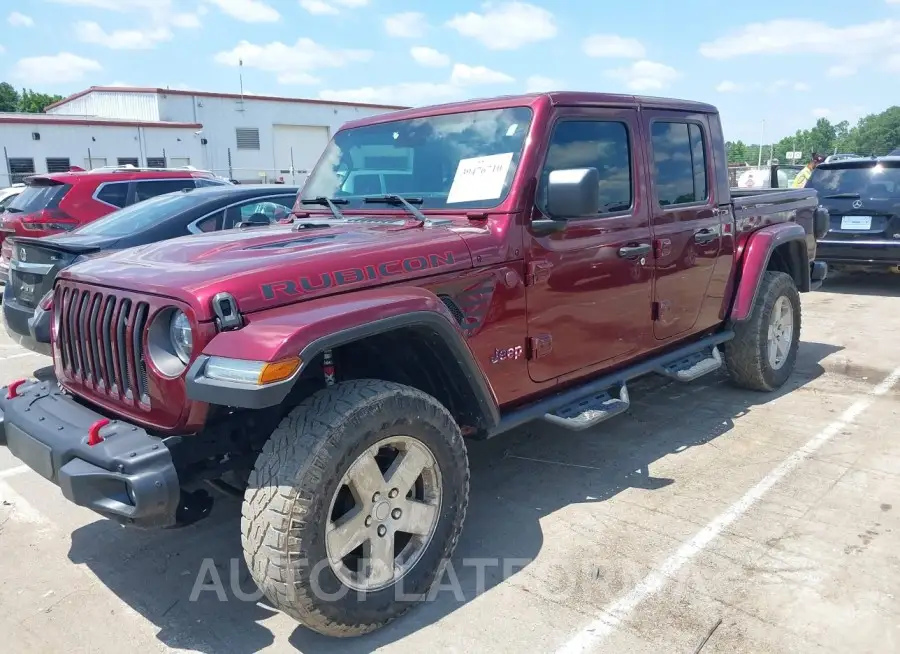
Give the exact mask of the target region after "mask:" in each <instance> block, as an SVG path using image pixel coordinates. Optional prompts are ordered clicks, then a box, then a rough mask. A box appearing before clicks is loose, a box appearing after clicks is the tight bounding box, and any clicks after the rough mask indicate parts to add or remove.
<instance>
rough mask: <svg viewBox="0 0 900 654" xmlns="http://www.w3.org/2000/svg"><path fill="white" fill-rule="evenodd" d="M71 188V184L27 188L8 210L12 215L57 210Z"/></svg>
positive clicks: (12, 202)
mask: <svg viewBox="0 0 900 654" xmlns="http://www.w3.org/2000/svg"><path fill="white" fill-rule="evenodd" d="M71 188H72V185H71V184H52V185H49V186H26V187H25V188H24V189H23V190H22V192H21V193H19V194H18V195H17V196H16V197H14V198H13V199H12V201H11V202H10V203H9V205H7V207H6V210H7V211H9V212H10V213H35V212H37V211H41V210H42V209H56V208H57V207H59V202H60V200H62V199H63V197H64V196H65V194H66V193H68V192H69V189H71Z"/></svg>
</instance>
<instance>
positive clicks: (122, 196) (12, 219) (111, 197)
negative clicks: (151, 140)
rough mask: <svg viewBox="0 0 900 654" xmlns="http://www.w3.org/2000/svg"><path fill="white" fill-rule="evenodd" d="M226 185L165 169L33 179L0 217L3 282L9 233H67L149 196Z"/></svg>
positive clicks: (99, 171) (209, 177)
mask: <svg viewBox="0 0 900 654" xmlns="http://www.w3.org/2000/svg"><path fill="white" fill-rule="evenodd" d="M222 184H229V182H228V181H226V180H223V179H221V178H218V177H216V176H214V175H213V174H212V173H208V172H204V171H198V170H189V169H184V170H182V169H174V170H173V169H165V168H156V169H146V168H97V169H95V170H89V171H70V172H67V173H49V174H46V175H34V176H32V177H28V178H26V179H25V185H26V188H25V189H24V190H23V191H22V192H21V193H20V194H19V196H18V197H16V198H15V199H14V200H13V201H12V202H10V203H9V205H8V206H7V207H6V212H5V213H3V214H2V215H0V283H5V282H6V279H7V277H8V275H9V260H10V256H11V254H12V252H11V251H10V247H9V244H8V243H5V242H4V241H5V240H6V236H7V235H10V234H15V235H17V236H33V237H41V236H49V235H50V234H56V233H58V232H68V231H71V230H73V229H75V228H76V227H80V226H81V225H84V224H85V223H89V222H91V221H93V220H96V219H97V218H101V217H103V216H105V215H106V214H109V213H112V212H113V211H116V210H117V209H121V208H122V207H127V206H128V205H130V204H134V203H136V202H140V201H141V200H146V199H147V198H152V197H154V196H157V195H162V194H164V193H172V192H174V191H180V190H182V189H186V188H196V187H198V186H213V185H216V186H217V185H222Z"/></svg>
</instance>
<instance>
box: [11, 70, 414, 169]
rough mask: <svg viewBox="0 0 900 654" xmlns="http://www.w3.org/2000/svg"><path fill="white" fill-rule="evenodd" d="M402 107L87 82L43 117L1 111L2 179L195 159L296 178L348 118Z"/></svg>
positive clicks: (215, 165)
mask: <svg viewBox="0 0 900 654" xmlns="http://www.w3.org/2000/svg"><path fill="white" fill-rule="evenodd" d="M402 108H403V107H399V106H386V105H370V104H351V103H343V102H329V101H324V100H307V99H300V98H279V97H270V96H259V95H244V96H241V95H237V94H228V93H209V92H204V91H183V90H172V89H144V88H104V87H91V88H89V89H87V90H86V91H82V92H80V93H76V94H75V95H72V96H70V97H68V98H65V99H64V100H61V101H60V102H57V103H56V104H54V105H51V106H49V107H47V110H46V113H45V114H0V145H2V146H3V148H4V158H3V160H2V161H0V185H2V186H6V185H8V184H9V183H11V182H16V181H20V179H21V178H22V177H23V176H25V175H27V174H30V173H43V172H55V171H64V170H68V168H69V166H81V167H82V168H96V167H98V166H104V165H106V166H110V165H125V164H132V165H135V166H148V167H164V166H172V167H174V166H185V165H191V166H195V167H197V168H202V169H205V170H211V171H213V172H215V173H216V174H218V175H222V176H223V177H228V178H231V179H237V180H240V181H242V182H259V181H269V182H271V181H275V180H277V179H279V178H282V179H283V180H284V182H285V183H287V184H302V183H303V181H304V180H305V179H306V175H307V173H308V171H309V170H310V169H311V168H312V166H313V165H314V164H315V162H316V160H317V159H318V158H319V155H320V154H321V153H322V150H323V148H324V147H325V145H326V144H327V143H328V140H329V139H330V138H331V135H332V134H333V133H334V131H335V130H336V129H337V128H338V127H340V126H341V125H342V124H344V123H345V122H347V121H349V120H353V119H356V118H362V117H364V116H371V115H374V114H380V113H384V112H386V111H392V110H395V109H402Z"/></svg>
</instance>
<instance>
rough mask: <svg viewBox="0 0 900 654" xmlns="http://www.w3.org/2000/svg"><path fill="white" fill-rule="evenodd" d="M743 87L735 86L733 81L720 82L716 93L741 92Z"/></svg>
mask: <svg viewBox="0 0 900 654" xmlns="http://www.w3.org/2000/svg"><path fill="white" fill-rule="evenodd" d="M740 90H741V86H740V85H739V84H735V83H734V82H732V81H731V80H725V81H723V82H720V83H719V85H718V86H716V91H718V92H719V93H732V92H733V91H740Z"/></svg>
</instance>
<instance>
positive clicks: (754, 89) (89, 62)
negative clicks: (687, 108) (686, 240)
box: [0, 0, 900, 142]
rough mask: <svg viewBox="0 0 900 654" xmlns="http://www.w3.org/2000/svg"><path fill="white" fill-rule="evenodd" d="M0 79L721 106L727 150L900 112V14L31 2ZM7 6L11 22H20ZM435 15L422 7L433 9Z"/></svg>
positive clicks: (842, 6)
mask: <svg viewBox="0 0 900 654" xmlns="http://www.w3.org/2000/svg"><path fill="white" fill-rule="evenodd" d="M3 4H4V5H5V6H6V9H5V10H3V11H8V12H9V13H8V14H7V15H6V17H5V20H6V21H7V22H6V24H5V25H4V29H3V30H2V32H0V46H2V51H0V67H2V68H3V75H2V78H3V79H5V80H7V81H10V82H11V83H13V84H15V85H16V86H27V87H31V88H34V89H35V90H42V91H47V92H53V93H61V94H64V95H65V94H68V93H73V92H75V91H79V90H81V89H83V88H86V87H88V86H92V85H96V86H104V85H120V86H122V85H127V86H152V87H166V86H169V87H172V88H176V87H177V88H186V89H197V90H205V91H226V92H236V91H237V90H238V67H237V65H238V62H239V61H243V78H244V88H245V90H246V91H247V92H250V93H258V94H270V95H286V96H295V97H315V98H326V99H340V100H351V101H353V100H358V101H364V102H386V103H394V104H413V105H419V104H429V103H434V102H444V101H448V100H455V99H462V98H468V97H484V96H490V95H498V94H507V93H517V92H523V91H526V90H550V89H577V90H593V91H610V92H625V93H628V92H635V93H643V94H648V95H664V96H673V97H683V98H688V99H693V100H702V101H707V102H712V103H713V104H716V105H717V106H718V107H719V108H720V110H721V112H722V116H723V121H724V124H725V129H726V137H727V138H729V139H743V140H745V141H758V140H759V138H760V134H761V131H762V123H763V120H765V122H766V127H765V130H766V135H765V140H766V141H767V142H768V141H770V140H773V139H775V140H777V139H778V138H780V137H782V136H785V135H787V134H789V133H792V132H793V131H794V130H795V129H797V128H800V127H808V126H810V125H811V124H812V123H813V122H814V120H815V118H816V117H818V116H827V117H828V118H829V119H831V120H834V121H839V120H843V119H847V120H850V121H851V123H854V122H855V121H856V120H857V119H858V118H859V117H860V116H862V115H865V114H867V113H874V112H878V111H881V110H883V109H885V108H886V107H888V106H889V105H891V104H897V103H898V102H900V92H898V89H900V0H856V2H853V3H848V2H847V0H816V1H815V2H804V3H796V2H785V1H784V0H752V2H746V3H742V2H739V1H735V0H728V1H726V2H722V1H721V0H681V1H680V2H671V1H668V0H632V1H631V2H628V1H621V0H619V1H616V2H612V1H600V2H598V1H591V0H580V1H578V2H575V1H572V2H565V3H564V2H560V1H556V2H550V1H549V0H533V1H532V2H503V1H500V2H496V1H495V2H489V3H484V2H479V1H469V0H454V2H432V3H430V4H425V3H417V2H413V1H412V0H28V2H24V1H22V2H9V1H7V2H5V3H3ZM13 7H15V8H16V9H15V10H13ZM423 7H428V8H427V9H426V8H423Z"/></svg>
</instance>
